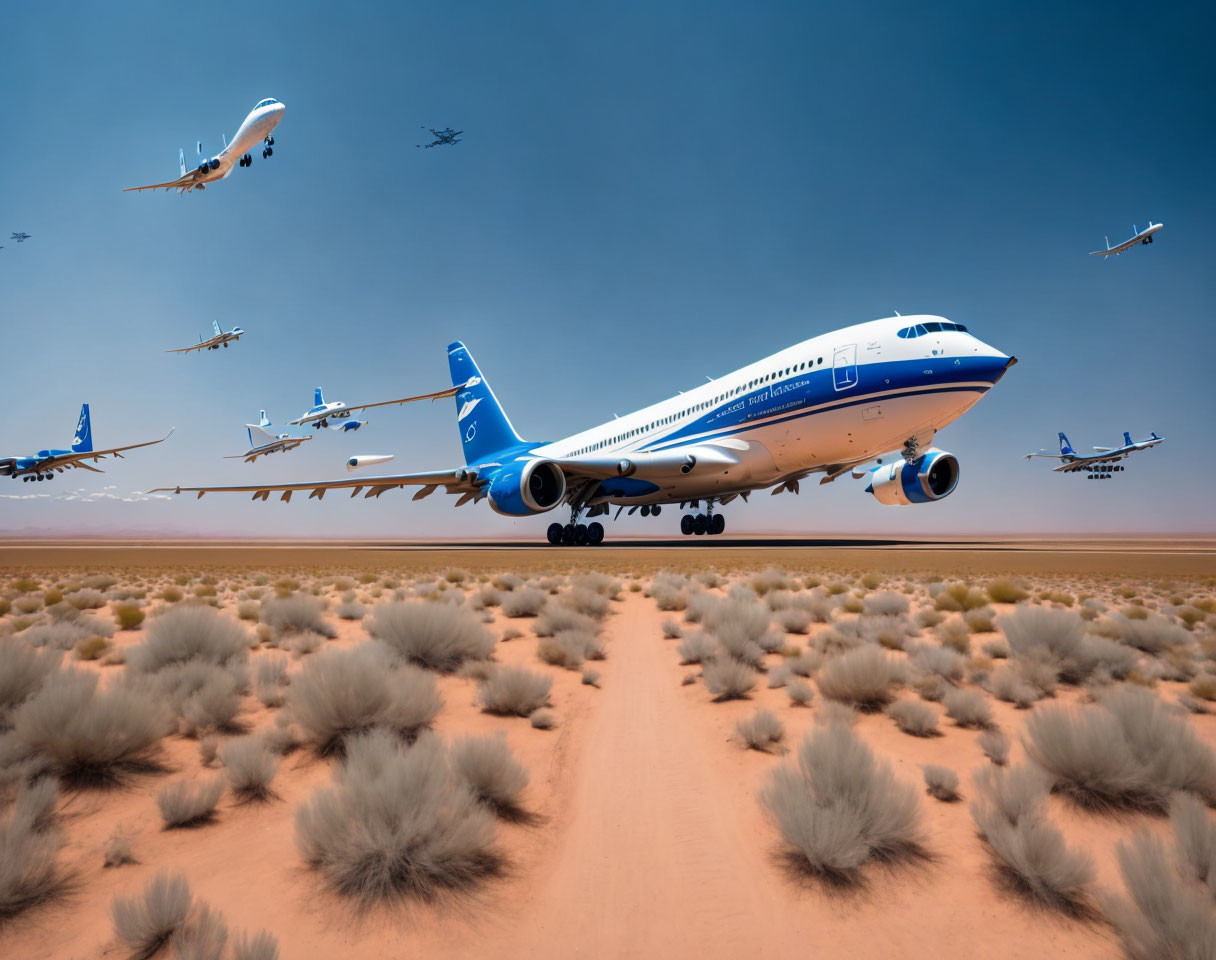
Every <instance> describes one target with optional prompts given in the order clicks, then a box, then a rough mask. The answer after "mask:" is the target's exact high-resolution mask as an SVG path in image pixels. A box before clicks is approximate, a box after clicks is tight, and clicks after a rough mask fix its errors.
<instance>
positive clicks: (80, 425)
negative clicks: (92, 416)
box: [72, 403, 93, 453]
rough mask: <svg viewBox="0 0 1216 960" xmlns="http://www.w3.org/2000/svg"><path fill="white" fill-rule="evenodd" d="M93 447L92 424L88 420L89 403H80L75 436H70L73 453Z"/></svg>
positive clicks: (86, 451) (86, 450) (85, 451)
mask: <svg viewBox="0 0 1216 960" xmlns="http://www.w3.org/2000/svg"><path fill="white" fill-rule="evenodd" d="M92 449H93V425H92V423H90V422H89V405H88V404H87V403H82V404H81V405H80V419H79V420H77V421H76V436H74V437H73V438H72V452H73V453H88V452H89V451H90V450H92Z"/></svg>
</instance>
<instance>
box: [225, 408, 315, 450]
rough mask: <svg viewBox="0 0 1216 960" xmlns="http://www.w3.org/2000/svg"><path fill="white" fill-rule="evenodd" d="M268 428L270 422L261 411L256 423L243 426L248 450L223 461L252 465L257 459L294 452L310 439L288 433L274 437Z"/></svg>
mask: <svg viewBox="0 0 1216 960" xmlns="http://www.w3.org/2000/svg"><path fill="white" fill-rule="evenodd" d="M269 426H270V421H269V420H268V419H267V418H266V411H265V410H263V411H261V415H260V417H259V418H258V422H257V423H247V424H245V432H246V433H247V434H248V435H249V449H248V450H246V451H245V452H244V453H237V454H233V455H232V456H228V457H225V458H224V459H225V460H244V461H245V462H246V463H253V462H254V461H255V460H257V458H258V457H264V456H267V455H269V454H272V453H281V452H286V451H287V450H294V449H295V448H296V447H298V446H299V445H300V444H302V443H305V442H306V441H308V440H311V439H312V437H310V436H303V437H293V436H292V435H291V434H289V433H280V434H279V435H278V436H275V435H274V434H273V433H271V432H270V431H269V430H267V429H266V428H267V427H269Z"/></svg>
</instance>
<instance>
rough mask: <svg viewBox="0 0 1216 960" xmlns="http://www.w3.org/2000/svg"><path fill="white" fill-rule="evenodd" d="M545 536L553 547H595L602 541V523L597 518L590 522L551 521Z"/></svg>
mask: <svg viewBox="0 0 1216 960" xmlns="http://www.w3.org/2000/svg"><path fill="white" fill-rule="evenodd" d="M547 537H548V539H549V542H550V543H551V544H553V545H554V546H555V547H558V546H560V547H595V546H599V545H600V544H601V543H603V542H604V525H603V524H602V523H600V522H599V521H598V520H592V521H591V522H590V523H566V524H561V523H551V524H549V530H548V533H547Z"/></svg>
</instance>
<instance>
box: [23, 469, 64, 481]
mask: <svg viewBox="0 0 1216 960" xmlns="http://www.w3.org/2000/svg"><path fill="white" fill-rule="evenodd" d="M13 479H14V480H16V479H17V475H16V474H15V473H14V474H13ZM54 479H55V474H54V473H53V472H52V471H49V470H48V471H47V472H46V473H32V474H26V475H25V476H24V477H22V478H21V480H22V481H23V482H24V483H29V482H30V481H31V480H54Z"/></svg>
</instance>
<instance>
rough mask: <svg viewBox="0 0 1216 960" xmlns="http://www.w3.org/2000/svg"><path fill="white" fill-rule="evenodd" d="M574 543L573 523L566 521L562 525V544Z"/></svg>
mask: <svg viewBox="0 0 1216 960" xmlns="http://www.w3.org/2000/svg"><path fill="white" fill-rule="evenodd" d="M573 543H574V524H572V523H568V524H566V525H565V526H564V527H562V546H564V547H568V546H570V545H571V544H573Z"/></svg>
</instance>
